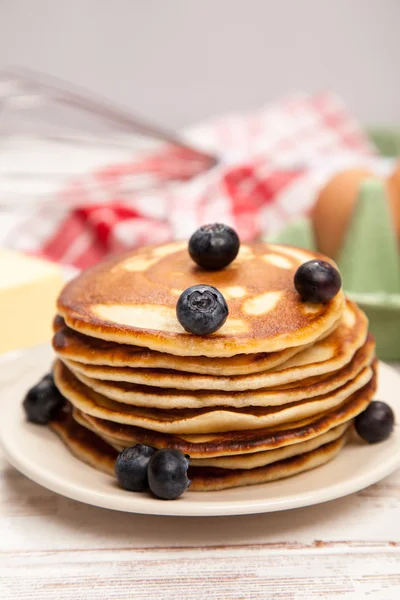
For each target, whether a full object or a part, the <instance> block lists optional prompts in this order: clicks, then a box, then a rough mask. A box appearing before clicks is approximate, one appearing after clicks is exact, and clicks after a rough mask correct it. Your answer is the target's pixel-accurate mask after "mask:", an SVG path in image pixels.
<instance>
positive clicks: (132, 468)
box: [115, 444, 156, 492]
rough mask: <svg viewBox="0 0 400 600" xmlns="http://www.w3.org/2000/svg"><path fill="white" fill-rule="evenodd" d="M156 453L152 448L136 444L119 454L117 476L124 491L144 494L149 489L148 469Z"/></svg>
mask: <svg viewBox="0 0 400 600" xmlns="http://www.w3.org/2000/svg"><path fill="white" fill-rule="evenodd" d="M155 451H156V450H155V448H152V447H151V446H146V445H144V444H136V446H130V447H129V448H125V450H123V451H122V452H120V453H119V454H118V457H117V460H116V461H115V474H116V476H117V479H118V481H119V484H120V486H121V487H122V488H124V490H129V491H130V492H143V491H144V490H147V489H148V487H149V480H148V478H147V467H148V465H149V462H150V459H151V457H152V456H153V454H154V452H155Z"/></svg>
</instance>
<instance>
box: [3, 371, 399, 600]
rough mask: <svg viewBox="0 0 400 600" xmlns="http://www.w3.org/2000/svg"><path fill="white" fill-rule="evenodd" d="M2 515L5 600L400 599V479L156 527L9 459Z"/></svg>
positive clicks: (161, 520)
mask: <svg viewBox="0 0 400 600" xmlns="http://www.w3.org/2000/svg"><path fill="white" fill-rule="evenodd" d="M5 384H6V381H5V380H4V374H3V381H0V387H1V389H2V393H3V392H4V391H5V390H6V385H5ZM0 415H1V412H0ZM249 494H251V488H249ZM0 507H1V508H0V511H1V519H0V600H11V599H12V600H23V599H28V598H29V599H32V600H49V599H52V600H53V599H56V600H81V599H82V600H92V599H93V600H115V599H118V600H128V599H129V600H130V599H134V600H158V599H160V600H194V599H196V600H222V599H223V600H239V599H240V600H242V599H250V598H251V599H252V600H253V599H260V600H279V599H284V600H300V599H301V600H302V599H304V600H310V599H312V598H318V599H320V600H321V599H323V600H327V599H329V600H331V599H334V598H340V599H341V600H344V599H345V600H362V599H365V600H367V599H368V600H392V599H393V600H398V599H399V598H400V472H397V473H396V474H394V475H392V476H390V477H389V478H387V479H386V480H384V481H382V482H381V483H379V484H377V485H374V486H372V487H370V488H368V489H366V490H364V491H362V492H359V493H357V494H354V495H352V496H349V497H347V498H342V499H340V500H335V501H333V502H329V503H326V504H321V505H318V506H314V507H309V508H303V509H297V510H292V511H287V512H282V513H275V514H264V515H252V516H241V517H218V518H216V517H215V518H176V517H175V518H173V517H149V516H141V515H133V514H124V513H116V512H112V511H107V510H104V509H100V508H94V507H91V506H86V505H84V504H80V503H78V502H75V501H73V500H68V499H66V498H63V497H61V496H58V495H56V494H54V493H52V492H49V491H47V490H46V489H44V488H42V487H40V486H39V485H37V484H36V483H33V482H32V481H30V480H29V479H27V478H26V477H24V476H23V475H20V474H19V473H18V472H17V471H16V470H15V469H14V468H13V467H11V466H10V465H9V464H8V463H7V461H6V460H5V458H4V456H3V455H2V454H0Z"/></svg>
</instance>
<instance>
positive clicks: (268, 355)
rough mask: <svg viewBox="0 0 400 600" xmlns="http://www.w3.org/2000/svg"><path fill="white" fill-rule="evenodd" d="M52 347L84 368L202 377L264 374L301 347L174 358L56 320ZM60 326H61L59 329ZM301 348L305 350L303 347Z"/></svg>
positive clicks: (64, 357)
mask: <svg viewBox="0 0 400 600" xmlns="http://www.w3.org/2000/svg"><path fill="white" fill-rule="evenodd" d="M57 323H58V326H56V328H55V330H56V332H55V335H54V337H53V348H54V350H55V351H56V353H57V354H58V356H60V357H61V358H62V359H69V360H71V361H75V362H80V363H83V364H85V365H103V366H108V367H114V368H118V367H127V368H135V369H138V368H140V369H173V370H177V371H185V372H186V371H187V372H189V373H199V374H204V375H216V376H220V375H225V376H230V375H246V374H249V373H258V372H260V371H267V370H268V369H273V368H274V367H277V366H279V365H281V364H282V363H285V362H286V361H287V360H289V358H291V357H292V356H294V355H295V354H296V353H297V352H301V351H302V350H303V349H304V346H297V347H294V348H286V349H285V350H280V351H279V352H259V353H256V354H237V355H236V356H231V357H230V358H208V357H207V356H186V357H185V356H176V355H174V354H165V353H164V352H155V351H154V350H149V349H148V348H141V347H140V346H129V345H128V344H117V343H116V342H106V341H104V340H99V339H96V338H94V337H90V336H87V335H83V334H82V333H78V332H77V331H74V330H73V329H70V328H69V327H67V326H66V325H65V322H64V319H61V322H60V321H59V320H57ZM60 323H61V326H60ZM305 347H308V345H306V346H305Z"/></svg>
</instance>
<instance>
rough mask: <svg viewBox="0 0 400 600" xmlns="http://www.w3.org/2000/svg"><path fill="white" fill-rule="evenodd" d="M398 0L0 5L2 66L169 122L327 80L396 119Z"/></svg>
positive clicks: (363, 109) (365, 111) (362, 113)
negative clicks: (43, 75)
mask: <svg viewBox="0 0 400 600" xmlns="http://www.w3.org/2000/svg"><path fill="white" fill-rule="evenodd" d="M399 31H400V0H264V1H263V0H0V65H24V66H29V67H34V68H36V69H40V70H42V71H45V72H49V73H52V74H56V75H59V76H60V77H62V78H65V79H69V80H71V81H74V82H75V83H78V84H81V85H84V86H86V87H87V88H91V89H93V90H96V91H97V92H101V93H102V94H105V95H107V96H109V97H111V98H113V99H115V100H116V101H118V102H119V103H122V104H125V105H128V106H130V107H131V108H132V109H133V110H135V111H136V112H138V113H139V114H143V115H146V116H147V117H150V118H152V119H155V120H156V121H158V122H159V123H162V124H165V125H169V126H172V127H178V126H181V125H184V124H187V123H190V122H192V121H196V120H198V119H202V118H204V117H207V116H210V115H212V114H215V113H218V112H221V111H224V110H227V109H246V108H252V107H257V106H259V105H261V104H263V103H264V102H267V101H271V100H274V99H276V98H279V97H280V96H281V95H282V94H285V93H288V92H290V91H299V90H306V91H313V90H318V89H320V88H325V87H330V88H333V89H334V90H336V91H338V92H339V93H340V94H342V96H343V97H344V98H345V100H346V102H347V103H348V105H349V106H350V107H351V108H352V109H353V111H354V112H355V113H356V114H357V115H358V116H359V118H360V119H362V120H363V121H365V122H396V121H397V122H400V72H399V60H398V59H396V58H395V57H396V56H399V55H400V48H399V47H400V35H399Z"/></svg>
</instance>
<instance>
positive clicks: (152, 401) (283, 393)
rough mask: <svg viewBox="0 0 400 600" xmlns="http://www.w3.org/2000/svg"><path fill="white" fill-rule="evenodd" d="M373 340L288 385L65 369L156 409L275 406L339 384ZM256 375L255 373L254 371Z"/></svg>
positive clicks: (121, 398)
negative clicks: (178, 385)
mask: <svg viewBox="0 0 400 600" xmlns="http://www.w3.org/2000/svg"><path fill="white" fill-rule="evenodd" d="M374 352H375V342H374V339H373V338H372V336H369V338H368V340H367V342H366V343H365V344H364V345H363V346H362V347H361V348H360V349H359V350H357V352H356V354H355V355H354V357H353V359H352V360H351V361H350V363H349V364H348V365H346V366H345V367H343V368H342V369H340V370H339V371H336V372H334V373H331V374H329V375H327V376H326V377H315V378H309V379H306V380H303V381H300V382H296V385H294V386H292V387H288V386H286V385H285V386H278V387H276V388H275V389H256V390H250V391H242V392H224V391H183V390H174V389H169V388H157V387H151V386H140V385H136V384H134V383H118V382H113V381H102V380H99V379H93V378H91V377H86V376H85V375H83V374H82V373H81V372H80V371H75V369H73V368H72V367H70V363H68V364H67V367H68V369H69V370H70V371H71V372H72V373H73V374H74V375H75V377H76V378H77V379H79V381H80V382H81V383H83V384H84V385H85V386H86V387H88V388H90V389H92V390H94V391H96V392H98V393H99V394H101V395H102V396H105V397H106V398H109V399H111V400H115V401H116V402H121V403H124V404H132V405H134V406H137V407H139V406H140V407H146V408H147V407H154V408H159V409H178V408H179V409H183V408H204V407H213V406H229V407H237V408H241V407H245V406H277V405H283V404H289V403H292V402H297V401H299V400H304V399H308V398H312V397H315V396H320V395H324V394H328V393H329V392H332V391H333V390H335V389H337V388H339V387H341V386H343V385H344V384H346V383H347V382H348V381H350V380H352V379H354V377H355V376H356V375H357V374H358V373H360V371H362V370H363V369H364V368H365V367H366V366H367V365H369V364H370V363H371V361H372V359H373V356H374ZM254 377H257V375H254Z"/></svg>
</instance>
